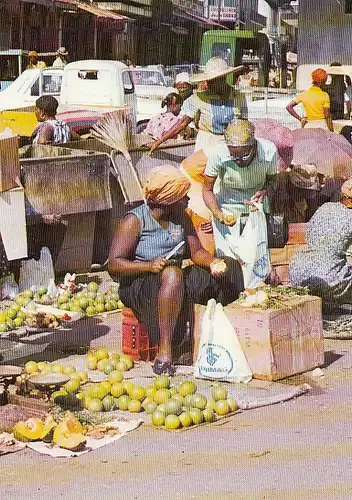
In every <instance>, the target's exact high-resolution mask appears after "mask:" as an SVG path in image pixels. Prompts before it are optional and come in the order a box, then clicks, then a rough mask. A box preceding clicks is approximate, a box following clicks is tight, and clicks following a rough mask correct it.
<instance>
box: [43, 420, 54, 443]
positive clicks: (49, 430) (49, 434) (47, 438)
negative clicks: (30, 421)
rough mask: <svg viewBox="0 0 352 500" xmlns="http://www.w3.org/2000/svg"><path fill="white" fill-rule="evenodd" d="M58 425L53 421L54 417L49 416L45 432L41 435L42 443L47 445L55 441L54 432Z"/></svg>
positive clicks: (45, 422)
mask: <svg viewBox="0 0 352 500" xmlns="http://www.w3.org/2000/svg"><path fill="white" fill-rule="evenodd" d="M56 426H57V424H56V422H55V420H54V419H53V417H52V415H48V416H47V417H46V419H45V421H44V425H43V431H42V435H41V439H42V441H44V442H45V443H51V441H52V440H53V435H54V430H55V428H56Z"/></svg>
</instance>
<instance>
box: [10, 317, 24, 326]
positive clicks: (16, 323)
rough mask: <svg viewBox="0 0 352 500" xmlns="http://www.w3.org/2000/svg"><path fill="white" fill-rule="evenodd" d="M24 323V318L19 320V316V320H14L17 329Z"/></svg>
mask: <svg viewBox="0 0 352 500" xmlns="http://www.w3.org/2000/svg"><path fill="white" fill-rule="evenodd" d="M23 321H24V319H23V318H19V317H18V316H17V318H15V319H14V320H13V322H14V323H15V326H16V327H19V326H21V325H22V323H23Z"/></svg>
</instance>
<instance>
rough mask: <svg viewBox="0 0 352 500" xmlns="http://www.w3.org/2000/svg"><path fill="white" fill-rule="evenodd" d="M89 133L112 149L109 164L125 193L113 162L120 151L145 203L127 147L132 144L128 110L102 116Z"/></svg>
mask: <svg viewBox="0 0 352 500" xmlns="http://www.w3.org/2000/svg"><path fill="white" fill-rule="evenodd" d="M91 133H92V136H93V137H94V138H95V139H97V140H98V141H100V142H102V143H103V144H106V145H107V146H109V147H110V148H112V152H111V155H110V158H111V162H112V165H113V167H114V169H115V172H116V174H117V176H118V178H119V179H120V185H121V189H123V191H126V190H125V189H124V188H123V179H122V178H121V175H120V172H119V169H118V166H117V163H116V161H115V156H116V152H117V151H120V153H122V154H123V156H124V157H125V159H126V161H127V162H128V164H129V166H130V167H131V173H132V175H133V176H134V177H135V179H136V181H137V182H138V184H139V187H140V189H141V196H142V198H143V200H144V201H145V196H144V191H143V188H142V185H141V181H140V178H139V176H138V173H137V171H136V169H135V168H134V165H133V163H132V158H131V155H130V153H129V147H130V145H131V142H132V116H131V110H130V109H129V108H125V109H119V110H116V111H112V112H111V113H106V114H104V116H103V117H102V118H101V120H100V121H99V122H98V123H97V124H95V125H93V128H92V130H91Z"/></svg>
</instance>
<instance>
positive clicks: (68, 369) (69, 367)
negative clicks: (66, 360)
mask: <svg viewBox="0 0 352 500" xmlns="http://www.w3.org/2000/svg"><path fill="white" fill-rule="evenodd" d="M75 371H76V368H75V367H74V366H73V365H65V366H63V367H62V373H64V374H65V375H70V374H71V373H74V372H75Z"/></svg>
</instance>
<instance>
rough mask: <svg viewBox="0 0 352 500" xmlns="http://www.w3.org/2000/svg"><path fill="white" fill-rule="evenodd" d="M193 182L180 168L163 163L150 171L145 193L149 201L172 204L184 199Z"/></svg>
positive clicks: (158, 203) (157, 203)
mask: <svg viewBox="0 0 352 500" xmlns="http://www.w3.org/2000/svg"><path fill="white" fill-rule="evenodd" d="M190 187H191V184H190V182H189V181H188V179H187V177H185V176H184V175H183V174H182V173H181V172H180V171H179V169H178V168H176V167H173V166H172V165H162V166H160V167H156V168H154V169H153V170H151V172H149V174H148V177H147V180H146V183H145V186H144V193H145V197H146V200H147V202H152V203H155V204H156V205H172V204H173V203H177V202H178V201H180V200H182V198H183V197H184V196H186V194H187V193H188V191H189V190H190Z"/></svg>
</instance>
